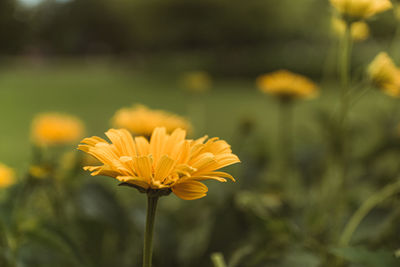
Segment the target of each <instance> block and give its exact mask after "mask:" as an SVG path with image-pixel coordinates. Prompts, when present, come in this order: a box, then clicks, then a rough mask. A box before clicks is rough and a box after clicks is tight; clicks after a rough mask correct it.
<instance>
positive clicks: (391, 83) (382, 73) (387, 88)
mask: <svg viewBox="0 0 400 267" xmlns="http://www.w3.org/2000/svg"><path fill="white" fill-rule="evenodd" d="M367 72H368V76H369V78H370V79H371V81H372V82H373V83H374V84H375V86H377V87H378V88H379V89H381V90H382V91H383V92H385V93H386V94H388V95H390V96H393V97H400V70H399V69H398V68H397V67H396V65H395V64H394V63H393V61H392V59H391V58H390V57H389V56H388V54H387V53H385V52H381V53H379V54H378V55H377V56H376V57H375V59H374V60H373V61H372V62H371V63H370V64H369V66H368V70H367Z"/></svg>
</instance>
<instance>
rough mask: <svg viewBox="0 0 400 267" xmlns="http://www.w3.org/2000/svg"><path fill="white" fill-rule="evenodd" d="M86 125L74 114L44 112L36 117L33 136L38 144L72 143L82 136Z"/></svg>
mask: <svg viewBox="0 0 400 267" xmlns="http://www.w3.org/2000/svg"><path fill="white" fill-rule="evenodd" d="M83 133H84V126H83V123H82V122H81V120H79V119H78V118H76V117H74V116H70V115H65V114H58V113H44V114H40V115H38V116H36V117H35V119H34V120H33V123H32V128H31V136H32V140H33V141H34V142H35V143H36V144H37V145H63V144H71V143H74V142H76V141H77V140H79V139H80V138H82V136H83Z"/></svg>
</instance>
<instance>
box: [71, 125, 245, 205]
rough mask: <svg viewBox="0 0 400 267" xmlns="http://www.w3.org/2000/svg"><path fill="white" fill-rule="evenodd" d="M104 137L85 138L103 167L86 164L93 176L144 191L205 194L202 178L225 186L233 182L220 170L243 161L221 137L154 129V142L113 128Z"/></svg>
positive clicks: (87, 147) (186, 195) (188, 197)
mask: <svg viewBox="0 0 400 267" xmlns="http://www.w3.org/2000/svg"><path fill="white" fill-rule="evenodd" d="M106 136H107V137H108V138H109V139H110V140H111V144H110V143H108V142H107V141H105V140H104V139H102V138H100V137H97V136H93V137H90V138H85V139H83V140H82V143H83V144H81V145H79V147H78V148H79V149H80V150H82V151H84V152H86V153H88V154H90V155H92V156H94V157H95V158H97V159H98V160H99V161H100V162H101V163H103V165H101V166H86V167H84V169H85V170H89V171H91V172H92V173H91V175H105V176H110V177H113V178H116V179H117V180H118V181H120V182H122V183H126V184H129V185H132V186H134V187H136V188H138V189H139V190H140V191H142V192H146V193H155V194H157V193H161V192H164V193H165V192H166V193H169V192H171V191H172V192H173V193H175V195H177V196H178V197H180V198H182V199H186V200H191V199H198V198H202V197H204V196H206V193H207V191H208V188H207V187H206V186H205V185H204V184H203V183H201V181H204V180H209V179H212V180H217V181H220V182H226V178H228V179H231V180H233V181H234V178H233V177H232V176H231V175H230V174H228V173H225V172H220V171H217V170H218V169H220V168H223V167H225V166H228V165H231V164H234V163H237V162H240V160H239V158H238V157H237V156H236V155H234V154H232V150H231V148H230V146H229V144H228V143H227V142H225V141H223V140H219V139H218V138H211V139H209V140H207V137H206V136H205V137H202V138H200V139H197V140H190V139H186V131H185V130H182V129H175V130H174V131H173V132H172V133H171V134H168V133H167V130H166V128H165V127H158V128H155V129H154V131H153V133H152V135H151V138H150V141H148V140H147V139H146V138H144V137H143V136H141V137H135V138H133V137H132V135H131V134H130V133H129V131H127V130H125V129H119V130H116V129H110V130H109V131H107V132H106Z"/></svg>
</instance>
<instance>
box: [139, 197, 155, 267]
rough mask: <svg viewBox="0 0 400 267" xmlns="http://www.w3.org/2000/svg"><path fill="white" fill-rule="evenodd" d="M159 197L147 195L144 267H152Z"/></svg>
mask: <svg viewBox="0 0 400 267" xmlns="http://www.w3.org/2000/svg"><path fill="white" fill-rule="evenodd" d="M157 201H158V196H151V195H147V217H146V230H145V233H144V244H143V267H151V260H152V254H153V233H154V221H155V218H156V209H157Z"/></svg>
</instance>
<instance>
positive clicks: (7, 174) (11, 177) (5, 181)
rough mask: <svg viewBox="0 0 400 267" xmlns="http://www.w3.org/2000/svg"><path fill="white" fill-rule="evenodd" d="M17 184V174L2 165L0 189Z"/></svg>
mask: <svg viewBox="0 0 400 267" xmlns="http://www.w3.org/2000/svg"><path fill="white" fill-rule="evenodd" d="M15 182H16V178H15V172H14V170H13V169H11V168H10V167H7V166H6V165H4V164H2V163H0V188H6V187H9V186H11V185H13V184H14V183H15Z"/></svg>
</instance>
